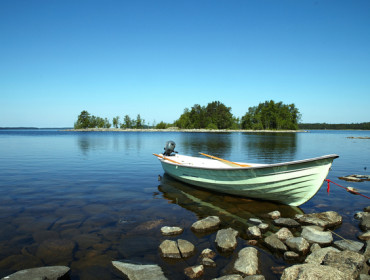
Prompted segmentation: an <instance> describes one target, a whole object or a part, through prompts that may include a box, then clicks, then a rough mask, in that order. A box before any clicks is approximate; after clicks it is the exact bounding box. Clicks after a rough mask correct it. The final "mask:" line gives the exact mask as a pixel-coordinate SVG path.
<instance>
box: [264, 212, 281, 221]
mask: <svg viewBox="0 0 370 280" xmlns="http://www.w3.org/2000/svg"><path fill="white" fill-rule="evenodd" d="M267 215H268V216H269V217H270V218H271V219H273V220H275V219H279V218H280V217H281V214H280V212H279V211H277V210H275V211H272V212H270V213H268V214H267Z"/></svg>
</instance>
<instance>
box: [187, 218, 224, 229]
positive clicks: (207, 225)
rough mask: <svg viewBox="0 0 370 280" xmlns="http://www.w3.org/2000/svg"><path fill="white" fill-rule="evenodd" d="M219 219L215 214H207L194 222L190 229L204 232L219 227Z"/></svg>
mask: <svg viewBox="0 0 370 280" xmlns="http://www.w3.org/2000/svg"><path fill="white" fill-rule="evenodd" d="M220 223H221V220H220V218H219V217H217V216H209V217H207V218H204V219H202V220H199V221H197V222H195V223H194V224H193V225H192V226H191V229H192V230H194V231H196V232H205V231H210V230H215V229H217V228H218V227H219V225H220Z"/></svg>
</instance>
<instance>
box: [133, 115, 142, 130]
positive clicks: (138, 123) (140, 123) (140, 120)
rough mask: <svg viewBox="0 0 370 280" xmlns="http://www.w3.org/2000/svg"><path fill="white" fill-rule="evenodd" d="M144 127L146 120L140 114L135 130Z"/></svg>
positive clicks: (137, 117)
mask: <svg viewBox="0 0 370 280" xmlns="http://www.w3.org/2000/svg"><path fill="white" fill-rule="evenodd" d="M143 127H144V120H143V119H142V118H141V117H140V114H138V115H137V116H136V121H135V128H143Z"/></svg>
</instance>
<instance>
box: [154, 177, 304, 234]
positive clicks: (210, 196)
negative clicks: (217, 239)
mask: <svg viewBox="0 0 370 280" xmlns="http://www.w3.org/2000/svg"><path fill="white" fill-rule="evenodd" d="M158 189H159V190H160V191H161V192H162V193H163V197H164V198H166V199H167V200H169V201H170V202H171V203H175V204H178V205H180V206H181V207H183V208H185V209H187V210H190V211H192V212H194V213H195V214H196V215H197V216H198V217H199V218H200V219H202V218H205V217H207V216H212V215H215V216H219V217H220V219H221V221H222V223H223V224H224V225H225V226H230V227H232V228H234V229H236V230H238V231H239V232H240V233H241V234H243V233H244V232H245V230H246V228H247V227H249V226H252V224H251V223H250V222H248V220H249V219H250V218H259V219H261V220H265V221H266V222H267V223H270V222H271V221H269V219H268V215H267V214H268V213H269V212H272V211H275V210H278V211H280V213H281V215H282V216H283V217H294V215H295V214H304V213H303V211H302V210H301V209H300V208H299V207H293V206H288V205H283V204H277V203H274V202H269V201H261V200H253V199H247V198H240V197H236V196H230V195H224V194H219V193H214V192H209V191H206V190H202V189H199V188H196V187H193V186H191V185H188V184H186V183H182V182H179V181H177V180H174V179H172V178H171V177H170V176H168V175H167V174H164V176H163V178H162V181H161V184H160V185H159V187H158ZM270 229H271V230H274V226H273V225H272V224H271V223H270Z"/></svg>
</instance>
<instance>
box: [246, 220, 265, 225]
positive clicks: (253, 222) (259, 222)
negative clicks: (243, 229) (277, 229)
mask: <svg viewBox="0 0 370 280" xmlns="http://www.w3.org/2000/svg"><path fill="white" fill-rule="evenodd" d="M248 223H249V224H252V225H256V226H258V225H259V224H262V223H263V222H262V221H261V220H260V219H257V218H249V220H248Z"/></svg>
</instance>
